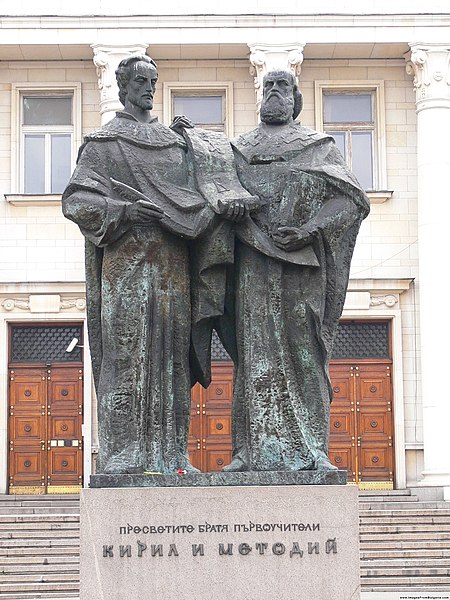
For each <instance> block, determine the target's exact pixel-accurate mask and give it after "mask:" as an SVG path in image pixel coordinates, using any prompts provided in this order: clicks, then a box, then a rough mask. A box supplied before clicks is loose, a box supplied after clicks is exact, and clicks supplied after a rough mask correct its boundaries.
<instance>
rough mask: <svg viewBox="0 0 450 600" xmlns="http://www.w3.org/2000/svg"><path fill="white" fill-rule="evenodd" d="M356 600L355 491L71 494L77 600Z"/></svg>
mask: <svg viewBox="0 0 450 600" xmlns="http://www.w3.org/2000/svg"><path fill="white" fill-rule="evenodd" d="M93 598H95V599H105V600H106V599H107V600H128V598H138V599H144V598H157V599H158V600H196V599H198V598H204V599H205V600H238V599H239V600H242V599H243V598H245V599H246V600H299V598H302V599H304V600H359V599H360V579H359V546H358V501H357V489H356V487H355V486H335V485H333V486H328V485H320V486H316V485H307V486H299V485H284V486H270V485H266V486H249V487H242V486H235V485H231V486H220V487H219V486H212V487H208V488H206V487H158V488H151V487H144V488H135V489H131V488H121V489H85V490H82V492H81V594H80V600H92V599H93Z"/></svg>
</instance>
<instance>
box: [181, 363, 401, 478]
mask: <svg viewBox="0 0 450 600" xmlns="http://www.w3.org/2000/svg"><path fill="white" fill-rule="evenodd" d="M330 375H331V381H332V386H333V390H334V401H333V403H332V405H331V418H330V448H329V456H330V460H331V462H332V463H333V464H335V465H336V466H337V467H338V468H339V469H345V470H347V472H348V481H349V482H354V483H357V484H358V485H359V486H360V487H361V488H364V487H367V488H369V489H370V488H380V489H389V488H392V487H393V482H394V440H393V416H392V414H393V413H392V391H391V390H392V385H391V362H390V361H387V360H386V361H377V362H373V361H354V362H349V361H335V362H333V363H332V365H331V368H330ZM232 380H233V364H232V363H231V362H222V363H220V362H219V363H215V364H214V366H213V378H212V383H211V385H210V386H209V388H208V389H207V390H204V389H203V388H202V387H201V386H199V385H197V386H195V387H194V389H193V393H192V411H191V430H190V438H189V451H190V456H191V461H192V464H193V465H194V466H196V467H197V468H198V469H200V470H201V471H204V472H208V471H220V470H221V469H222V467H223V466H224V465H227V464H229V463H230V462H231V449H232V446H231V398H232Z"/></svg>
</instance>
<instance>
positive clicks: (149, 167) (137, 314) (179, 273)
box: [63, 113, 221, 473]
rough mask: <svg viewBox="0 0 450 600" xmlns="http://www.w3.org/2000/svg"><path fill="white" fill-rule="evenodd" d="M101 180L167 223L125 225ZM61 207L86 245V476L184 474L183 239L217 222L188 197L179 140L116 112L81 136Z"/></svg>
mask: <svg viewBox="0 0 450 600" xmlns="http://www.w3.org/2000/svg"><path fill="white" fill-rule="evenodd" d="M111 178H114V179H115V180H118V181H120V182H122V183H125V184H127V185H129V186H131V187H132V188H134V189H136V190H139V191H140V192H142V193H143V194H146V195H147V196H148V197H149V198H150V199H151V200H152V201H153V202H154V203H156V204H157V205H158V206H159V207H160V208H162V209H163V210H164V212H165V215H166V216H165V217H164V218H163V219H162V221H153V222H150V223H148V224H145V225H136V224H132V223H131V222H129V221H128V219H127V216H126V212H125V209H126V206H127V205H128V204H129V202H130V199H126V198H124V197H122V196H121V195H120V194H119V193H118V192H117V191H116V190H115V189H114V188H113V186H112V184H111ZM63 208H64V213H65V215H66V216H67V217H68V218H69V219H72V220H73V221H75V222H76V223H77V224H78V225H79V226H80V229H81V231H82V233H83V234H84V236H85V237H86V283H87V302H88V325H89V341H90V350H91V356H92V362H93V372H94V379H95V384H96V390H97V397H98V421H99V446H100V447H99V457H98V465H97V470H98V472H99V473H126V472H142V471H156V472H171V471H172V472H173V471H174V470H176V469H179V468H184V467H185V466H186V465H188V461H187V436H188V429H189V412H190V388H191V372H190V367H189V346H190V333H191V296H190V294H191V287H190V278H191V275H190V270H189V252H190V249H189V242H188V240H190V239H194V238H196V237H197V236H199V235H201V234H202V233H204V232H205V230H206V229H207V228H208V227H211V226H212V224H213V222H215V219H216V220H217V217H215V216H214V215H215V213H214V212H213V210H212V209H211V207H210V205H209V203H208V202H207V201H206V200H205V198H204V197H203V196H202V195H201V194H200V193H199V192H198V191H196V188H195V184H194V181H193V177H192V173H191V167H190V163H189V160H188V151H187V147H186V143H185V142H184V140H183V138H182V137H181V136H178V135H177V134H175V133H174V132H173V131H171V130H170V129H169V128H167V127H165V126H163V125H161V124H159V123H158V122H157V121H156V120H153V121H152V122H150V123H140V122H137V121H136V120H135V119H133V117H131V116H130V115H127V114H126V113H118V116H117V117H116V118H114V119H113V120H112V121H111V122H110V123H108V124H107V125H106V126H104V127H103V128H102V129H100V130H99V131H97V132H95V133H93V134H91V135H90V136H88V137H87V138H86V143H85V144H84V146H83V147H82V148H81V150H80V155H79V161H78V165H77V167H76V170H75V172H74V174H73V176H72V179H71V181H70V183H69V185H68V187H67V190H66V191H65V193H64V197H63ZM216 304H217V306H219V309H218V310H220V307H221V305H220V301H219V302H217V303H216Z"/></svg>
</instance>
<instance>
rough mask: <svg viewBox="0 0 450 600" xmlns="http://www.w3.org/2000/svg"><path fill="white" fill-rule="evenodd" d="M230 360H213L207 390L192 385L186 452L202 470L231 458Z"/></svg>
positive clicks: (219, 467)
mask: <svg viewBox="0 0 450 600" xmlns="http://www.w3.org/2000/svg"><path fill="white" fill-rule="evenodd" d="M232 395H233V363H230V362H223V363H213V377H212V382H211V385H210V386H209V387H208V389H207V390H205V389H203V388H202V387H201V386H200V385H198V384H197V385H196V386H194V388H193V390H192V402H191V427H190V431H189V455H190V458H191V463H192V464H193V465H194V466H195V467H197V468H198V469H200V470H201V471H203V472H210V471H221V470H222V468H223V467H224V466H225V465H227V464H229V463H230V462H231V400H232Z"/></svg>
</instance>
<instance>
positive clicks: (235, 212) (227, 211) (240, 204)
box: [220, 199, 248, 223]
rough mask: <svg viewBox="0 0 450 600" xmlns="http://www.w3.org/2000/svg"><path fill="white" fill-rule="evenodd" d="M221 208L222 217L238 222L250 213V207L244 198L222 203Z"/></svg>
mask: <svg viewBox="0 0 450 600" xmlns="http://www.w3.org/2000/svg"><path fill="white" fill-rule="evenodd" d="M220 209H221V212H220V214H221V215H222V217H224V218H225V219H228V220H229V221H235V222H236V223H238V222H239V221H242V220H243V219H245V217H246V216H247V215H248V207H247V206H246V204H245V202H244V201H243V200H239V199H236V200H231V201H228V202H227V203H226V204H225V203H221V205H220Z"/></svg>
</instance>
